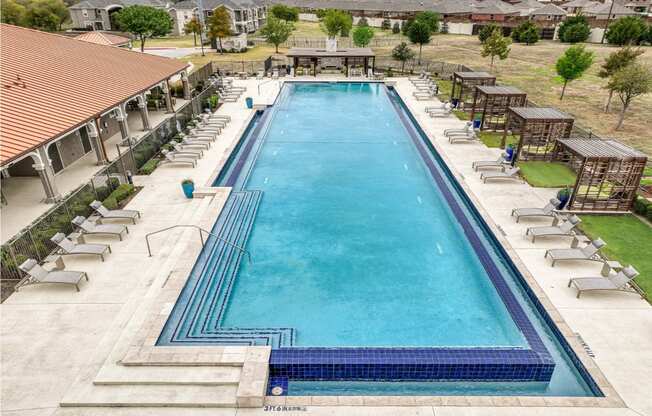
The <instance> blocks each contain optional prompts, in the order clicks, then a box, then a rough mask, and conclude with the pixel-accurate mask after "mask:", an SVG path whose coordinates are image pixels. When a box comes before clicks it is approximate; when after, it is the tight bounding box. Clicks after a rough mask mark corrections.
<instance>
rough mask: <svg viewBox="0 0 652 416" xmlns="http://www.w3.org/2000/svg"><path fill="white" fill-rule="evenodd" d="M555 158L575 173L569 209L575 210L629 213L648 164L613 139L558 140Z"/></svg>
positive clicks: (638, 154) (645, 157)
mask: <svg viewBox="0 0 652 416" xmlns="http://www.w3.org/2000/svg"><path fill="white" fill-rule="evenodd" d="M555 159H557V160H560V161H563V162H565V163H568V164H569V165H570V166H571V167H572V168H573V169H575V171H576V172H577V179H576V181H575V185H574V186H573V192H572V194H571V198H570V200H569V202H568V208H569V209H571V210H578V211H630V210H631V209H632V206H633V204H634V200H635V199H636V192H637V190H638V187H639V185H640V182H641V177H642V176H643V171H644V169H645V165H646V163H647V156H646V155H645V154H644V153H642V152H639V151H638V150H636V149H633V148H631V147H629V146H626V145H624V144H622V143H621V142H619V141H617V140H614V139H578V138H568V139H560V140H558V141H557V147H556V149H555Z"/></svg>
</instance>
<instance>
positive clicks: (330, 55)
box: [287, 48, 376, 77]
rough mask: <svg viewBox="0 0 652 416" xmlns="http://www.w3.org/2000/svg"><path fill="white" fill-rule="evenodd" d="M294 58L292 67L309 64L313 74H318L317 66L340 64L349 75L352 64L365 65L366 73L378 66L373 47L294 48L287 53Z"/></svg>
mask: <svg viewBox="0 0 652 416" xmlns="http://www.w3.org/2000/svg"><path fill="white" fill-rule="evenodd" d="M287 56H288V58H291V59H292V67H293V68H295V75H296V68H298V67H304V66H308V67H310V68H311V71H312V74H313V75H314V76H317V68H319V67H321V66H338V67H344V68H345V74H346V76H347V77H348V76H349V68H350V67H351V66H362V67H364V74H367V72H368V71H369V66H370V65H371V68H372V71H373V70H374V69H375V67H376V55H375V54H374V52H373V51H372V50H371V48H341V49H337V50H335V51H328V50H326V49H314V48H292V49H290V51H289V52H288V54H287Z"/></svg>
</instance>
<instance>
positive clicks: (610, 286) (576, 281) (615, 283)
mask: <svg viewBox="0 0 652 416" xmlns="http://www.w3.org/2000/svg"><path fill="white" fill-rule="evenodd" d="M638 274H639V273H638V271H637V270H636V269H635V268H633V267H632V266H628V267H625V268H624V269H622V270H621V271H619V272H618V273H616V274H611V272H609V274H608V275H607V276H606V277H574V278H572V279H570V280H569V281H568V287H571V285H573V286H575V288H576V289H577V298H578V299H579V297H580V295H581V294H582V292H591V291H596V290H612V291H614V290H615V291H620V292H629V293H636V294H639V293H638V292H637V291H636V290H634V289H633V288H632V287H631V286H630V283H631V281H632V280H634V278H635V277H636V276H638Z"/></svg>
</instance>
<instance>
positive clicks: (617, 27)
mask: <svg viewBox="0 0 652 416" xmlns="http://www.w3.org/2000/svg"><path fill="white" fill-rule="evenodd" d="M646 30H647V27H646V25H645V22H643V19H641V18H640V17H638V16H625V17H621V18H620V19H618V20H616V21H615V22H613V23H612V24H610V25H609V29H607V33H605V37H606V38H607V42H609V43H611V44H612V45H618V46H623V45H633V44H636V43H638V42H640V41H641V39H642V38H643V36H644V35H645V31H646Z"/></svg>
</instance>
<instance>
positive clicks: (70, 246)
mask: <svg viewBox="0 0 652 416" xmlns="http://www.w3.org/2000/svg"><path fill="white" fill-rule="evenodd" d="M50 241H52V242H53V243H54V244H56V245H57V246H59V250H57V253H56V254H60V255H62V256H64V255H75V254H93V255H96V256H100V258H101V259H102V261H104V254H106V252H107V251H108V252H109V253H110V252H111V246H109V245H108V244H86V243H84V244H75V243H74V242H72V240H70V239H69V238H68V237H66V236H65V234H64V233H56V234H55V235H53V236H52V238H50Z"/></svg>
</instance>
